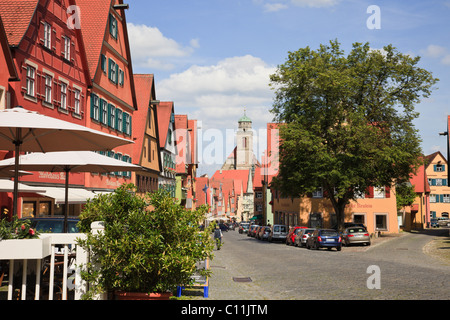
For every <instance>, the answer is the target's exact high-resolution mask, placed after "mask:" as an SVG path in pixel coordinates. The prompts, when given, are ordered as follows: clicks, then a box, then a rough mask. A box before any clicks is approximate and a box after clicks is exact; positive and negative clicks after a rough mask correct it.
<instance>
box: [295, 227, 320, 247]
mask: <svg viewBox="0 0 450 320" xmlns="http://www.w3.org/2000/svg"><path fill="white" fill-rule="evenodd" d="M314 230H316V229H313V228H306V229H300V232H299V233H297V235H296V236H295V240H294V245H295V246H296V247H304V246H306V240H308V238H309V237H310V236H311V235H312V233H313V232H314Z"/></svg>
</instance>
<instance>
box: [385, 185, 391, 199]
mask: <svg viewBox="0 0 450 320" xmlns="http://www.w3.org/2000/svg"><path fill="white" fill-rule="evenodd" d="M384 195H385V197H386V198H390V197H391V187H386V188H384Z"/></svg>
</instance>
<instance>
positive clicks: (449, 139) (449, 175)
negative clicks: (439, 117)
mask: <svg viewBox="0 0 450 320" xmlns="http://www.w3.org/2000/svg"><path fill="white" fill-rule="evenodd" d="M449 118H450V117H449ZM448 132H449V130H448V125H447V131H446V132H439V135H440V136H446V137H447V167H448V163H449V156H450V150H449V149H450V146H449V144H450V137H449V136H448ZM449 183H450V170H449V168H447V185H448V184H449Z"/></svg>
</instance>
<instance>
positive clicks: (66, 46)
mask: <svg viewBox="0 0 450 320" xmlns="http://www.w3.org/2000/svg"><path fill="white" fill-rule="evenodd" d="M63 38H64V51H63V55H64V59H66V60H68V61H70V43H71V40H70V38H69V37H67V36H63Z"/></svg>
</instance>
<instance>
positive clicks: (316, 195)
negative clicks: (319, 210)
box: [312, 187, 323, 198]
mask: <svg viewBox="0 0 450 320" xmlns="http://www.w3.org/2000/svg"><path fill="white" fill-rule="evenodd" d="M312 196H313V198H323V189H322V187H320V188H318V189H317V190H316V191H313V193H312Z"/></svg>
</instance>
